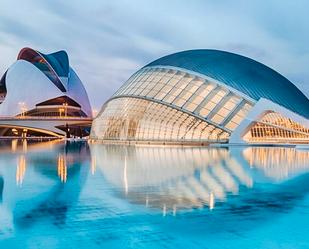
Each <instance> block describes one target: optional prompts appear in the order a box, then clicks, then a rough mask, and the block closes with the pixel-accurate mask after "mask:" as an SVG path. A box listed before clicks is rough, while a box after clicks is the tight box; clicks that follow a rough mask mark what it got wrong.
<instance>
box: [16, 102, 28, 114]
mask: <svg viewBox="0 0 309 249" xmlns="http://www.w3.org/2000/svg"><path fill="white" fill-rule="evenodd" d="M18 105H19V108H20V112H21V116H22V117H24V116H25V114H26V112H27V110H28V109H27V107H26V103H25V102H18Z"/></svg>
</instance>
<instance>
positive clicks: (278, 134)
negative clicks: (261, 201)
mask: <svg viewBox="0 0 309 249" xmlns="http://www.w3.org/2000/svg"><path fill="white" fill-rule="evenodd" d="M270 84H271V82H270ZM270 113H273V114H272V115H271V114H270ZM265 115H266V116H265ZM267 117H268V118H267ZM270 117H271V118H270ZM265 120H266V121H265ZM265 122H266V123H265ZM91 137H92V138H93V139H103V140H109V141H110V140H113V141H126V142H128V141H129V142H153V141H155V142H163V143H165V142H176V143H187V142H189V143H191V142H194V143H196V142H197V143H213V142H219V143H226V142H230V143H309V124H308V119H306V118H304V117H302V116H300V115H299V114H296V113H294V112H292V111H290V110H288V109H286V108H285V107H282V106H280V105H278V104H276V103H274V102H272V101H270V100H267V99H263V98H261V99H259V100H258V101H257V100H255V99H252V98H250V97H249V96H248V95H246V94H245V93H243V92H240V91H238V90H236V89H234V88H232V87H231V86H228V85H226V84H225V83H223V82H221V81H218V80H215V79H214V78H211V77H209V76H206V75H203V74H200V73H197V72H194V71H191V70H188V69H183V68H179V67H172V66H166V65H164V66H160V65H155V66H146V67H144V68H142V69H141V70H139V71H138V72H136V73H135V74H134V75H132V76H131V77H130V79H129V80H128V81H127V82H126V83H125V84H124V85H123V86H122V87H121V88H120V89H119V90H118V91H116V93H115V94H114V95H113V96H112V97H111V99H109V100H108V101H107V102H106V103H105V104H104V105H103V107H102V110H101V112H100V113H99V115H98V116H97V118H96V119H95V120H94V122H93V126H92V132H91Z"/></svg>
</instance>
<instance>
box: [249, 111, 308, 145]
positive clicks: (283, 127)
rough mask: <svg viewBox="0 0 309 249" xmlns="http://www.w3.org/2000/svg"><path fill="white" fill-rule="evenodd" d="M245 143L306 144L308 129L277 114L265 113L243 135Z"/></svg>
mask: <svg viewBox="0 0 309 249" xmlns="http://www.w3.org/2000/svg"><path fill="white" fill-rule="evenodd" d="M244 140H245V141H247V142H277V143H287V142H292V143H308V142H309V128H306V127H304V126H303V125H301V124H299V123H297V122H295V121H293V120H291V119H290V118H286V117H283V116H282V115H281V114H279V113H274V112H272V113H267V114H266V115H264V116H263V118H261V119H260V120H259V121H258V122H256V123H255V124H254V125H253V127H252V128H251V129H250V131H249V132H248V133H247V134H245V136H244Z"/></svg>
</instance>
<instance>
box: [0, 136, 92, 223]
mask: <svg viewBox="0 0 309 249" xmlns="http://www.w3.org/2000/svg"><path fill="white" fill-rule="evenodd" d="M0 144H1V145H2V146H1V150H0V202H1V200H2V196H3V198H4V199H5V200H6V203H5V205H6V206H7V207H8V208H9V209H11V210H12V217H13V222H14V224H15V225H17V226H18V227H29V226H33V225H34V223H35V222H36V221H38V220H42V219H43V218H44V219H46V218H47V219H51V222H52V223H55V224H56V223H57V224H62V223H64V222H65V219H66V214H67V212H68V210H69V208H70V207H71V206H72V205H74V203H76V201H77V200H78V198H79V195H80V192H81V190H82V188H83V186H84V183H85V181H86V179H87V175H88V172H89V168H90V153H89V147H88V144H87V143H86V142H81V143H76V142H67V143H63V141H46V142H42V143H37V142H34V141H28V143H27V145H25V142H24V141H22V140H13V141H0ZM11 163H12V164H13V165H14V164H15V165H16V172H14V173H13V172H12V169H13V167H8V166H10V164H11ZM14 169H15V167H14ZM12 173H13V174H12ZM12 176H14V178H13V177H12ZM64 183H65V184H64ZM16 185H17V186H16ZM20 186H23V188H20ZM29 190H30V191H29Z"/></svg>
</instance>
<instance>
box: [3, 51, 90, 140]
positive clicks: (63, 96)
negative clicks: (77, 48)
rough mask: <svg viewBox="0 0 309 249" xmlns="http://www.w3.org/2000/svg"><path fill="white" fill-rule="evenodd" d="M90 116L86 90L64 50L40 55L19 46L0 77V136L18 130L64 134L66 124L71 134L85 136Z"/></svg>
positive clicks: (32, 132) (11, 133)
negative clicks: (12, 60) (20, 48)
mask: <svg viewBox="0 0 309 249" xmlns="http://www.w3.org/2000/svg"><path fill="white" fill-rule="evenodd" d="M91 118H92V111H91V107H90V103H89V99H88V96H87V92H86V90H85V88H84V86H83V84H82V82H81V80H80V79H79V78H78V76H77V74H76V73H75V72H74V70H73V69H72V68H71V67H70V65H69V58H68V55H67V53H66V52H65V51H58V52H55V53H52V54H43V53H40V52H38V51H36V50H33V49H31V48H23V49H22V50H21V51H20V52H19V55H18V57H17V61H16V62H15V63H14V64H13V65H12V66H11V67H10V68H9V69H8V70H7V71H6V72H5V74H4V75H3V77H2V78H1V81H0V127H1V129H0V136H5V135H14V133H15V135H16V133H17V134H18V133H20V132H21V130H26V131H27V134H28V135H29V134H32V135H35V134H36V135H44V134H48V135H52V136H64V135H65V133H66V132H67V131H66V129H70V127H71V133H72V134H74V133H80V134H79V135H86V134H87V131H86V130H88V132H89V128H90V125H91V122H90V123H89V120H91ZM51 119H54V121H51ZM79 119H80V121H79ZM44 120H45V121H47V122H44ZM87 120H88V121H87ZM27 121H29V122H27ZM31 121H34V122H31ZM84 121H87V122H86V123H88V124H87V125H85V124H86V123H85V122H84ZM78 124H81V125H80V127H78V128H77V129H78V131H77V130H74V129H75V128H76V127H77V126H78ZM74 126H76V127H74ZM85 128H86V130H85Z"/></svg>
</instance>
